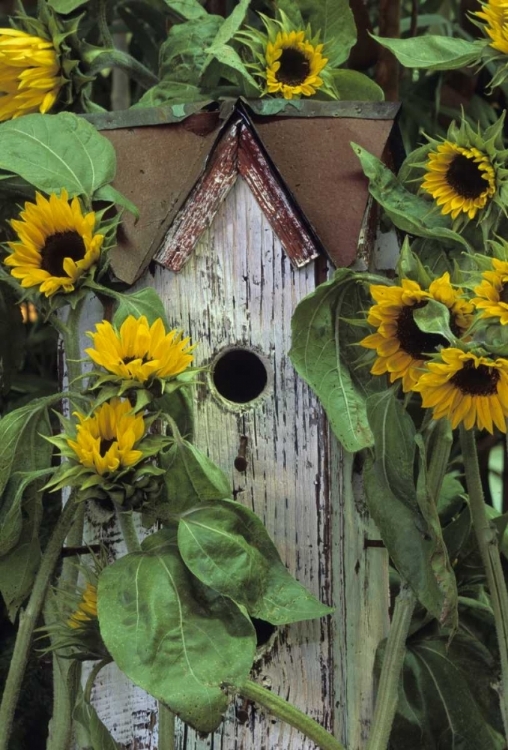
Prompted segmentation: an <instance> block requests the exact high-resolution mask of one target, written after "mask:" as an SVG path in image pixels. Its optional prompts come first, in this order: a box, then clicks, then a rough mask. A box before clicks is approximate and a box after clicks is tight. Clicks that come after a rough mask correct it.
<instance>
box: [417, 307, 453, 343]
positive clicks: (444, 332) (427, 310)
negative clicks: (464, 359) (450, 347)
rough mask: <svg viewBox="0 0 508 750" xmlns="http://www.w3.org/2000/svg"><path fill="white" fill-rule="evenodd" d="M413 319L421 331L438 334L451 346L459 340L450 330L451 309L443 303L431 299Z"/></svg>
mask: <svg viewBox="0 0 508 750" xmlns="http://www.w3.org/2000/svg"><path fill="white" fill-rule="evenodd" d="M413 319H414V321H415V323H416V325H417V326H418V328H419V329H420V331H424V332H425V333H433V334H438V335H439V336H444V338H445V339H447V340H448V341H449V342H450V344H455V343H456V341H457V339H456V337H455V336H454V335H453V333H452V331H451V329H450V309H449V308H448V307H447V306H446V305H443V304H442V303H441V302H438V301H437V300H435V299H429V300H428V301H427V302H426V304H425V306H424V307H421V308H419V309H418V310H415V311H414V313H413ZM443 344H444V341H443Z"/></svg>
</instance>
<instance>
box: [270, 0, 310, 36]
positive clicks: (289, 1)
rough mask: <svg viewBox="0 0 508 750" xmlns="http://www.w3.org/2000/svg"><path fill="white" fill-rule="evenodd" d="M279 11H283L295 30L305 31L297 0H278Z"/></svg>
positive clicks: (276, 3)
mask: <svg viewBox="0 0 508 750" xmlns="http://www.w3.org/2000/svg"><path fill="white" fill-rule="evenodd" d="M275 5H276V8H277V10H281V11H282V12H283V13H285V14H286V16H287V17H288V18H289V20H290V21H291V23H292V25H293V26H294V28H295V29H303V27H304V26H305V24H304V21H303V18H302V14H301V12H300V8H299V7H298V3H297V2H296V1H295V0H276V2H275Z"/></svg>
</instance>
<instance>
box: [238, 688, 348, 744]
mask: <svg viewBox="0 0 508 750" xmlns="http://www.w3.org/2000/svg"><path fill="white" fill-rule="evenodd" d="M237 692H238V693H239V694H240V695H241V696H243V697H244V698H248V699H249V700H251V701H255V702H256V703H259V705H260V706H263V708H266V709H267V710H268V711H269V712H270V713H271V714H273V715H274V716H276V717H277V718H278V719H280V720H281V721H285V722H287V723H288V724H291V726H292V727H295V729H298V731H300V732H301V733H302V734H303V735H305V737H308V738H309V739H310V740H311V741H312V742H315V743H316V745H318V747H320V748H321V750H345V748H344V745H342V744H341V743H340V742H339V741H338V740H336V739H335V737H332V735H331V734H330V733H329V732H327V731H326V729H323V727H322V726H321V725H320V724H318V723H317V721H314V719H311V718H310V717H309V716H307V715H306V714H304V713H303V712H302V711H300V710H299V709H298V708H295V707H294V706H292V705H291V704H290V703H288V702H287V701H285V700H284V699H283V698H279V696H278V695H274V693H272V692H270V690H267V689H266V688H264V687H261V685H258V684H257V683H256V682H252V680H247V682H246V683H245V684H244V685H242V686H241V688H239V689H238V691H237Z"/></svg>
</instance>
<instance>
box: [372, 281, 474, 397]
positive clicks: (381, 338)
mask: <svg viewBox="0 0 508 750" xmlns="http://www.w3.org/2000/svg"><path fill="white" fill-rule="evenodd" d="M370 294H371V296H372V297H373V299H374V300H375V301H376V302H377V304H375V305H373V306H372V307H371V308H370V310H369V314H368V317H367V321H368V322H369V323H370V324H371V325H372V326H374V327H375V328H377V332H376V333H372V334H370V335H369V336H366V337H365V338H364V339H362V341H360V344H361V346H364V347H366V348H367V349H375V350H376V354H377V359H376V361H375V362H374V364H373V366H372V368H371V373H372V374H373V375H382V374H384V373H386V372H388V373H390V382H391V383H393V382H394V381H395V380H398V379H399V378H402V388H403V390H404V391H405V392H407V391H410V390H413V389H414V385H415V383H416V382H417V381H418V379H419V378H420V377H421V367H422V365H423V364H424V362H426V361H427V360H428V359H430V356H429V355H431V354H432V353H434V352H435V351H436V350H437V348H438V347H441V346H445V347H446V346H448V341H447V340H446V339H445V338H444V336H440V335H439V334H436V333H425V332H424V331H421V330H420V329H419V328H418V326H417V324H416V322H415V320H414V315H413V313H414V311H415V310H418V309H420V308H422V307H425V305H426V304H427V300H429V299H434V300H436V301H437V302H441V304H443V305H445V306H446V307H448V309H449V310H450V328H451V330H452V332H453V333H454V334H455V335H456V336H461V335H462V334H463V333H464V331H466V330H467V328H469V326H470V324H471V322H472V313H473V310H474V308H473V305H472V304H471V303H470V302H468V301H467V300H464V299H462V297H461V294H462V290H461V289H454V287H453V286H452V285H451V283H450V274H449V273H448V272H447V273H445V274H443V276H441V277H440V278H438V279H435V280H434V281H433V282H432V284H431V285H430V286H429V290H428V291H425V290H423V289H421V287H420V285H419V284H418V283H417V282H416V281H411V280H409V279H402V281H401V286H384V285H382V284H380V285H371V287H370Z"/></svg>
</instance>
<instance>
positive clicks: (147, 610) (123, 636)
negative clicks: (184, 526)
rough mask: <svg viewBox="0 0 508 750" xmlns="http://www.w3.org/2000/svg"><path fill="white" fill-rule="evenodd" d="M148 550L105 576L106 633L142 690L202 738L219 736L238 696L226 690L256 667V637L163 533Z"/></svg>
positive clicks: (101, 598) (101, 602) (101, 596)
mask: <svg viewBox="0 0 508 750" xmlns="http://www.w3.org/2000/svg"><path fill="white" fill-rule="evenodd" d="M149 539H150V541H149V542H148V543H145V542H144V543H143V545H142V546H143V551H142V552H137V553H134V554H130V555H127V556H126V557H123V558H121V559H120V560H117V561H116V562H114V563H113V565H110V566H109V567H107V568H105V570H103V572H102V573H101V575H100V577H99V585H98V615H99V624H100V630H101V635H102V638H103V640H104V643H105V645H106V647H107V649H108V651H109V652H110V654H111V656H112V657H113V659H114V660H115V662H116V663H117V665H118V666H119V668H120V669H121V670H122V671H123V672H125V674H126V675H127V676H128V677H129V678H130V679H131V680H132V681H133V682H134V683H135V684H136V685H139V686H140V687H142V688H143V690H146V691H147V692H148V693H150V695H153V696H154V697H155V698H157V699H158V700H160V701H162V702H163V703H165V704H166V705H167V706H169V708H170V709H171V711H173V712H174V713H176V714H177V715H178V716H179V717H180V718H181V719H182V720H183V721H185V722H187V723H188V724H190V725H191V726H192V727H194V728H195V729H197V730H198V731H200V732H212V731H213V730H214V729H215V728H216V727H217V726H218V724H219V723H220V722H221V720H222V714H223V712H224V711H225V709H226V708H227V705H228V703H229V700H230V698H229V697H228V696H227V695H226V693H225V692H224V691H223V690H222V689H221V686H222V685H223V684H228V685H232V686H240V685H242V684H243V683H244V682H245V680H246V679H247V676H248V674H249V671H250V669H251V667H252V662H253V659H254V654H255V647H256V644H255V641H256V639H255V633H254V628H253V626H252V623H251V622H250V620H249V619H248V618H247V617H246V616H245V615H244V614H242V612H241V611H240V609H239V608H238V607H237V606H236V605H235V604H234V603H233V602H231V601H230V600H228V599H225V598H224V597H221V596H219V595H217V594H216V593H215V592H213V591H211V590H210V589H208V588H206V587H205V586H203V585H202V584H200V583H199V582H198V581H197V580H196V579H195V578H194V576H192V574H191V573H190V572H189V571H188V569H187V568H186V566H185V565H184V563H183V561H182V559H181V558H180V555H179V554H178V550H177V548H176V546H175V545H174V532H173V531H172V530H168V532H166V531H165V530H164V531H161V532H159V533H158V534H155V535H153V536H152V537H151V538H150V537H149Z"/></svg>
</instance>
